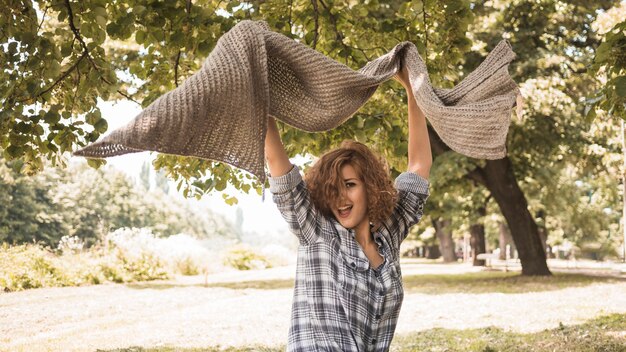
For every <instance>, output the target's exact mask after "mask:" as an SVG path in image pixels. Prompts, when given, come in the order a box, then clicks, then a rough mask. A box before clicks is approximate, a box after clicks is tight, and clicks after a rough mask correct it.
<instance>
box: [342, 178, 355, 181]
mask: <svg viewBox="0 0 626 352" xmlns="http://www.w3.org/2000/svg"><path fill="white" fill-rule="evenodd" d="M350 180H355V181H356V178H346V179H344V181H350Z"/></svg>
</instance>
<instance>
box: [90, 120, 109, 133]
mask: <svg viewBox="0 0 626 352" xmlns="http://www.w3.org/2000/svg"><path fill="white" fill-rule="evenodd" d="M93 128H94V130H96V131H98V132H100V133H104V132H106V130H107V128H109V124H108V123H107V120H105V119H100V120H98V122H96V124H95V125H93Z"/></svg>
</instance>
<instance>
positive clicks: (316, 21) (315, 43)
mask: <svg viewBox="0 0 626 352" xmlns="http://www.w3.org/2000/svg"><path fill="white" fill-rule="evenodd" d="M311 4H312V5H313V11H314V12H315V30H314V33H315V34H314V35H313V49H315V47H317V36H318V34H319V15H320V14H319V9H318V8H317V0H311Z"/></svg>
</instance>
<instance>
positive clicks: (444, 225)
mask: <svg viewBox="0 0 626 352" xmlns="http://www.w3.org/2000/svg"><path fill="white" fill-rule="evenodd" d="M433 226H434V227H435V234H436V235H437V239H438V240H439V251H440V252H441V255H442V256H443V261H444V262H445V263H451V262H456V254H455V253H454V240H453V239H452V230H450V220H441V219H437V220H433Z"/></svg>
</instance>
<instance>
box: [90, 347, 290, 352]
mask: <svg viewBox="0 0 626 352" xmlns="http://www.w3.org/2000/svg"><path fill="white" fill-rule="evenodd" d="M285 348H286V346H282V347H263V346H249V347H241V348H237V347H219V346H217V347H207V348H200V347H198V348H194V347H176V346H174V347H139V346H132V347H127V348H118V349H113V350H96V351H97V352H179V351H180V352H282V351H284V350H285Z"/></svg>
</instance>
